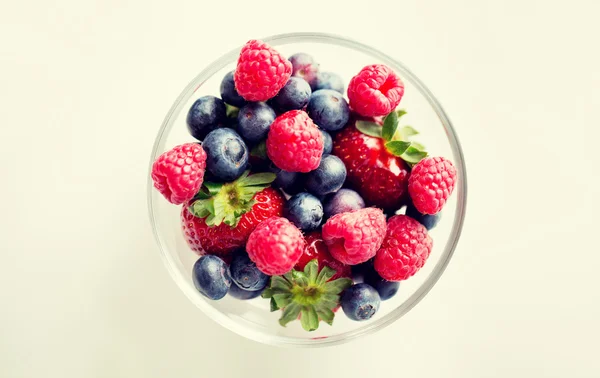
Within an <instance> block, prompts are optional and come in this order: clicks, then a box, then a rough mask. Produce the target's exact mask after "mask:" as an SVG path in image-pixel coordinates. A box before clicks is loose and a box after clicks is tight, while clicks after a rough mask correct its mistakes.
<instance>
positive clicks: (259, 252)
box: [246, 217, 306, 276]
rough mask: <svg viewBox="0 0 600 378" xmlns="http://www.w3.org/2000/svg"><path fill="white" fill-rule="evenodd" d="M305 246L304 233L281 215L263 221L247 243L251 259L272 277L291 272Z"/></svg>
mask: <svg viewBox="0 0 600 378" xmlns="http://www.w3.org/2000/svg"><path fill="white" fill-rule="evenodd" d="M305 247H306V243H305V241H304V236H302V232H301V231H300V230H299V229H298V228H297V227H296V226H294V225H293V224H292V223H291V222H290V221H289V220H287V219H285V218H280V217H272V218H269V219H267V220H266V221H264V222H262V223H261V224H259V225H258V226H257V227H256V228H255V229H254V231H253V232H252V233H251V234H250V237H249V238H248V243H247V244H246V250H247V251H248V256H249V257H250V259H251V260H252V261H254V262H255V263H256V266H257V267H258V269H260V270H261V271H262V272H263V273H265V274H267V275H270V276H276V275H282V274H285V273H287V272H289V271H290V270H291V269H292V268H293V267H294V265H296V263H297V262H298V260H299V259H300V256H302V253H303V252H304V248H305Z"/></svg>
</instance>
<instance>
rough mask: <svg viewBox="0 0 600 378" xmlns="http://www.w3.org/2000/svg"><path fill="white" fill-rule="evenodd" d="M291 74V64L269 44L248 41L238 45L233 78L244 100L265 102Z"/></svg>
mask: <svg viewBox="0 0 600 378" xmlns="http://www.w3.org/2000/svg"><path fill="white" fill-rule="evenodd" d="M290 76H292V63H290V61H289V60H287V59H286V58H285V57H283V56H282V55H281V54H279V53H278V52H277V51H276V50H275V49H273V48H272V47H271V46H269V45H267V44H266V43H264V42H261V41H257V40H250V41H248V43H246V44H245V45H244V47H242V51H241V52H240V57H239V58H238V62H237V67H236V69H235V74H234V77H233V80H234V82H235V89H236V90H237V92H238V94H239V95H240V96H242V97H243V98H244V100H246V101H267V100H268V99H270V98H271V97H274V96H275V95H276V94H277V92H279V90H280V89H281V88H283V86H284V85H285V83H287V81H288V79H289V78H290Z"/></svg>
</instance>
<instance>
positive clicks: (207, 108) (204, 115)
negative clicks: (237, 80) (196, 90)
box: [186, 96, 227, 140]
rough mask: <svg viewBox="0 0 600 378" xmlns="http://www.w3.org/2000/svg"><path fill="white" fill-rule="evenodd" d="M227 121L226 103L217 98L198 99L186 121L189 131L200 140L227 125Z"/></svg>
mask: <svg viewBox="0 0 600 378" xmlns="http://www.w3.org/2000/svg"><path fill="white" fill-rule="evenodd" d="M226 121H227V115H226V112H225V103H224V102H223V100H221V99H220V98H216V97H215V96H204V97H200V98H199V99H197V100H196V101H195V102H194V103H193V104H192V106H191V107H190V110H189V111H188V114H187V119H186V122H187V128H188V131H189V132H190V134H192V136H193V137H194V138H196V139H198V140H203V139H204V137H205V136H206V135H207V134H208V133H209V132H211V131H213V130H215V129H217V128H218V127H221V126H223V125H225V123H226Z"/></svg>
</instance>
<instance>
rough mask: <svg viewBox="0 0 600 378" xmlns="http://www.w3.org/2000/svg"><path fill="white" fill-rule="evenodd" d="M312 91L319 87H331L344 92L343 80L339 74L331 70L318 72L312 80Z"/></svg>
mask: <svg viewBox="0 0 600 378" xmlns="http://www.w3.org/2000/svg"><path fill="white" fill-rule="evenodd" d="M311 88H312V90H313V92H315V91H318V90H319V89H331V90H334V91H336V92H339V93H341V94H343V93H344V81H343V80H342V78H341V77H340V75H338V74H336V73H333V72H319V73H318V74H317V77H316V78H315V80H314V81H313V82H312V85H311Z"/></svg>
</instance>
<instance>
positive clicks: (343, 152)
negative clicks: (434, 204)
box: [333, 124, 410, 211]
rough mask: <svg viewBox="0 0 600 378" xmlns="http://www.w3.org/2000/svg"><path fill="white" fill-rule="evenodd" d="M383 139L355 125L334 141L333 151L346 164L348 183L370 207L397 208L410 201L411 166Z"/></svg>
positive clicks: (392, 209) (347, 128)
mask: <svg viewBox="0 0 600 378" xmlns="http://www.w3.org/2000/svg"><path fill="white" fill-rule="evenodd" d="M383 143H384V142H383V139H380V138H374V137H371V136H368V135H365V134H363V133H361V132H360V131H358V130H357V129H356V127H355V126H354V124H352V125H349V126H348V127H346V128H345V129H344V130H342V131H340V132H339V133H338V134H337V135H336V136H335V138H334V140H333V153H334V154H335V155H336V156H339V157H340V159H342V161H343V162H344V164H345V165H346V169H347V170H348V178H347V180H346V182H347V183H348V184H349V185H350V186H351V187H352V189H354V190H356V191H357V192H358V193H359V194H360V195H361V197H362V198H363V199H364V200H365V203H366V204H367V205H368V206H376V207H379V208H382V209H385V210H391V211H396V210H398V209H399V208H400V207H402V205H403V204H404V203H406V202H407V200H408V178H409V175H410V173H409V172H410V170H409V167H408V165H406V163H405V162H404V160H402V159H401V158H399V157H396V156H394V155H392V154H390V153H389V152H387V150H386V149H385V147H384V144H383Z"/></svg>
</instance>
